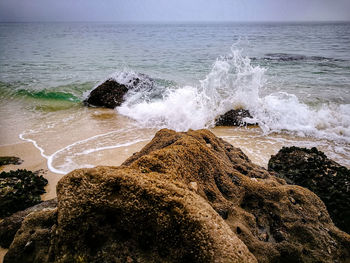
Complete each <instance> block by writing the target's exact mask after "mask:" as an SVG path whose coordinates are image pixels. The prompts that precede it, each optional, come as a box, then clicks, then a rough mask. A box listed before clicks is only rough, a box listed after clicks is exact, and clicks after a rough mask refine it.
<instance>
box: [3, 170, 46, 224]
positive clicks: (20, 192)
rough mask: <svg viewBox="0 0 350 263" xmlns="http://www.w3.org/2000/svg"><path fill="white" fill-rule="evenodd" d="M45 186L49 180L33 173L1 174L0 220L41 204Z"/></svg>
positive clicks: (11, 172) (18, 171) (22, 171)
mask: <svg viewBox="0 0 350 263" xmlns="http://www.w3.org/2000/svg"><path fill="white" fill-rule="evenodd" d="M45 185H47V180H46V179H45V178H44V177H43V176H42V175H39V174H38V173H33V172H31V171H27V170H21V169H19V170H16V171H10V172H2V173H0V218H4V217H7V216H9V215H11V214H12V213H14V212H17V211H21V210H23V209H26V208H28V207H31V206H33V205H36V204H38V203H40V202H41V198H40V195H42V194H43V193H45V189H44V187H45Z"/></svg>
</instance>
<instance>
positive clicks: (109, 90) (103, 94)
mask: <svg viewBox="0 0 350 263" xmlns="http://www.w3.org/2000/svg"><path fill="white" fill-rule="evenodd" d="M153 85H154V82H153V80H152V79H151V78H149V77H148V76H147V75H144V74H133V75H131V76H128V77H127V80H126V81H125V83H119V82H118V81H116V80H115V79H113V78H110V79H108V80H106V81H105V82H103V83H102V84H101V85H99V86H98V87H96V88H95V89H93V90H92V91H91V92H90V94H89V96H88V98H87V99H86V100H84V104H85V105H87V106H97V107H106V108H111V109H113V108H115V107H118V106H120V105H121V104H122V103H123V102H124V96H125V94H126V93H127V92H128V91H129V90H136V91H140V90H145V89H150V88H152V87H153Z"/></svg>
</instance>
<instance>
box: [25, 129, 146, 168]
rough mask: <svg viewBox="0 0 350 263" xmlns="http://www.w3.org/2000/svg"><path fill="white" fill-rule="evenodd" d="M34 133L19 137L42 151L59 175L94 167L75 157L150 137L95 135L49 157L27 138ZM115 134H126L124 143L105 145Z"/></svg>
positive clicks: (125, 145)
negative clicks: (99, 144) (76, 159)
mask: <svg viewBox="0 0 350 263" xmlns="http://www.w3.org/2000/svg"><path fill="white" fill-rule="evenodd" d="M33 132H34V131H27V132H26V133H22V134H20V135H19V137H20V139H21V140H23V141H27V142H30V143H32V144H33V145H34V146H35V147H36V148H37V149H38V150H39V151H40V154H41V156H43V157H44V158H45V159H47V167H48V169H49V170H50V171H51V172H53V173H57V174H67V173H69V172H70V171H72V170H74V169H78V168H91V167H94V165H91V164H88V163H80V162H75V161H74V158H75V157H78V156H82V155H88V154H91V153H95V152H100V151H104V150H110V149H116V148H121V147H127V146H131V145H134V144H137V143H139V142H144V141H147V140H149V138H148V137H147V138H146V137H143V138H137V137H135V136H127V137H128V138H126V137H125V135H127V134H129V133H130V131H129V130H124V129H121V130H118V131H111V132H108V133H104V134H99V135H95V136H92V137H89V138H87V139H84V140H80V141H76V142H74V143H72V144H69V145H67V146H65V147H63V148H61V149H59V150H57V151H56V152H54V153H53V154H51V155H48V154H45V150H44V149H43V148H42V147H40V146H39V144H38V143H37V141H35V140H33V139H30V138H27V137H26V135H30V134H31V133H33ZM113 134H118V135H119V137H120V134H124V137H125V138H124V137H123V136H121V137H123V138H122V141H123V143H117V144H115V143H114V144H110V143H109V142H107V143H106V145H104V141H105V140H104V139H105V138H108V137H109V136H111V135H113ZM103 137H105V138H103ZM100 140H101V141H102V142H101V144H102V145H103V146H100V147H96V145H98V143H97V142H98V141H100ZM94 145H95V147H93V146H94ZM57 160H59V163H58V164H54V163H55V162H57Z"/></svg>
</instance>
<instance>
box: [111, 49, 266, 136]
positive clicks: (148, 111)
mask: <svg viewBox="0 0 350 263" xmlns="http://www.w3.org/2000/svg"><path fill="white" fill-rule="evenodd" d="M264 71H265V69H263V68H261V67H259V66H253V65H252V64H251V63H250V59H249V58H248V57H244V56H243V55H242V53H241V51H239V50H236V49H234V48H232V50H231V54H229V55H228V56H223V57H220V58H219V59H217V60H216V61H215V63H214V64H213V67H212V70H211V71H210V73H209V74H208V75H207V76H206V78H205V79H204V80H201V81H200V82H199V85H198V86H184V87H177V88H170V89H164V88H163V87H158V88H156V89H155V90H154V91H153V92H156V93H159V90H158V89H162V90H164V92H163V94H162V96H161V98H156V99H153V100H152V99H150V95H151V94H150V95H149V96H148V97H147V100H138V99H135V96H138V97H139V96H140V95H139V94H132V95H129V96H128V97H127V100H126V102H125V103H124V104H123V105H122V106H121V107H118V108H117V111H118V112H119V113H120V114H123V115H125V116H128V117H130V118H132V119H134V120H136V121H138V122H139V124H140V125H142V126H144V127H157V128H165V127H166V128H171V129H174V130H177V131H186V130H188V129H201V128H209V127H212V126H213V125H214V123H215V118H216V117H218V116H219V115H221V114H224V113H225V112H227V111H229V110H231V109H232V108H241V107H244V108H249V107H252V105H255V104H256V103H257V100H258V99H259V90H260V88H261V87H262V85H263V83H264ZM154 97H156V96H154ZM158 97H159V96H158Z"/></svg>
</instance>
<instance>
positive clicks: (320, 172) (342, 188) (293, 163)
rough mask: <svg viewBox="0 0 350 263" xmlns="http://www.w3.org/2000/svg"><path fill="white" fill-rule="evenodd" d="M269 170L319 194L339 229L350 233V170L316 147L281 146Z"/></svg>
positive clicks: (270, 163)
mask: <svg viewBox="0 0 350 263" xmlns="http://www.w3.org/2000/svg"><path fill="white" fill-rule="evenodd" d="M268 167H269V170H271V171H274V172H276V173H277V175H278V176H279V177H282V178H285V179H286V181H287V182H289V183H291V184H297V185H300V186H303V187H306V188H308V189H310V190H311V191H313V192H314V193H315V194H317V195H318V196H319V197H320V198H321V199H322V201H323V202H324V203H325V205H326V206H327V210H328V212H329V214H330V216H331V218H332V220H333V222H334V223H335V225H336V226H338V227H339V228H340V229H342V230H344V231H346V232H347V233H350V170H349V169H347V168H346V167H344V166H341V165H340V164H338V163H336V162H334V161H332V160H330V159H328V158H327V156H326V155H325V154H324V153H323V152H321V151H318V150H317V149H316V148H311V149H306V148H299V147H285V148H282V149H281V150H280V151H279V152H278V153H277V154H276V155H274V156H272V157H271V159H270V161H269V164H268Z"/></svg>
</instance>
